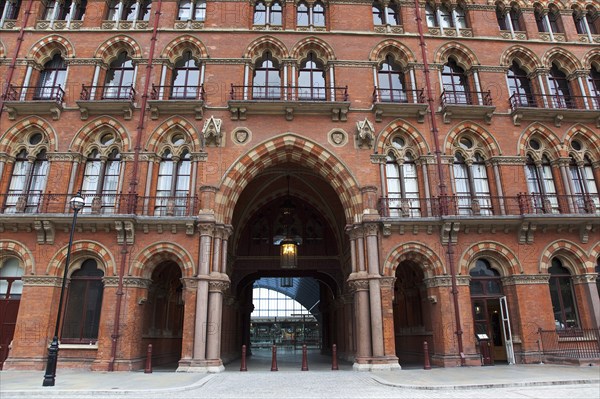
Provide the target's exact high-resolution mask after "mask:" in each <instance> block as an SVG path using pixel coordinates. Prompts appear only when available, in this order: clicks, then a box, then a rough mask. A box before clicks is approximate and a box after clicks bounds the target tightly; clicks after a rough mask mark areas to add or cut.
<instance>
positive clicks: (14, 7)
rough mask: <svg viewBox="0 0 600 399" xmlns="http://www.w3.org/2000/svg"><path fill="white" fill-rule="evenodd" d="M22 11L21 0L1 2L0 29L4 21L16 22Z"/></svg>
mask: <svg viewBox="0 0 600 399" xmlns="http://www.w3.org/2000/svg"><path fill="white" fill-rule="evenodd" d="M20 10H21V0H0V28H1V27H3V26H4V21H6V20H15V19H17V18H18V16H19V11H20Z"/></svg>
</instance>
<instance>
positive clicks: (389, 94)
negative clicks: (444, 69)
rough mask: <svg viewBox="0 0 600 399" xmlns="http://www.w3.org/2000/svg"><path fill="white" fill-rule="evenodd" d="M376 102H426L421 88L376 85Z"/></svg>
mask: <svg viewBox="0 0 600 399" xmlns="http://www.w3.org/2000/svg"><path fill="white" fill-rule="evenodd" d="M373 102H374V103H415V104H424V103H425V95H424V94H423V89H421V90H402V89H381V88H379V87H377V86H375V88H374V90H373Z"/></svg>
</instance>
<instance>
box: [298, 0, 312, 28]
mask: <svg viewBox="0 0 600 399" xmlns="http://www.w3.org/2000/svg"><path fill="white" fill-rule="evenodd" d="M309 23H310V13H309V10H308V6H307V5H306V3H305V2H303V1H302V2H300V3H298V7H297V8H296V25H298V26H308V25H309Z"/></svg>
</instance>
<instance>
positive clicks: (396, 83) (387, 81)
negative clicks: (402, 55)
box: [377, 54, 408, 103]
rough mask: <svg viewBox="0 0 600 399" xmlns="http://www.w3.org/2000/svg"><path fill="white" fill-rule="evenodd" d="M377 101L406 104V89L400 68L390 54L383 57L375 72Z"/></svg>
mask: <svg viewBox="0 0 600 399" xmlns="http://www.w3.org/2000/svg"><path fill="white" fill-rule="evenodd" d="M377 81H378V82H377V83H378V87H377V101H381V102H395V103H406V102H408V95H407V94H408V93H407V87H406V85H405V83H404V72H403V71H402V67H401V66H400V65H399V64H398V62H396V60H394V58H393V57H392V55H391V54H388V55H387V56H386V57H385V60H384V61H383V62H381V64H380V66H379V68H378V70H377Z"/></svg>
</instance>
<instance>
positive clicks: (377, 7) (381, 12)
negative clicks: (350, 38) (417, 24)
mask: <svg viewBox="0 0 600 399" xmlns="http://www.w3.org/2000/svg"><path fill="white" fill-rule="evenodd" d="M372 12H373V24H374V25H376V26H377V25H393V26H397V25H400V24H401V23H400V8H399V6H398V4H397V3H396V2H395V1H389V2H387V4H385V3H384V2H382V1H380V0H375V1H374V2H373V6H372Z"/></svg>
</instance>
